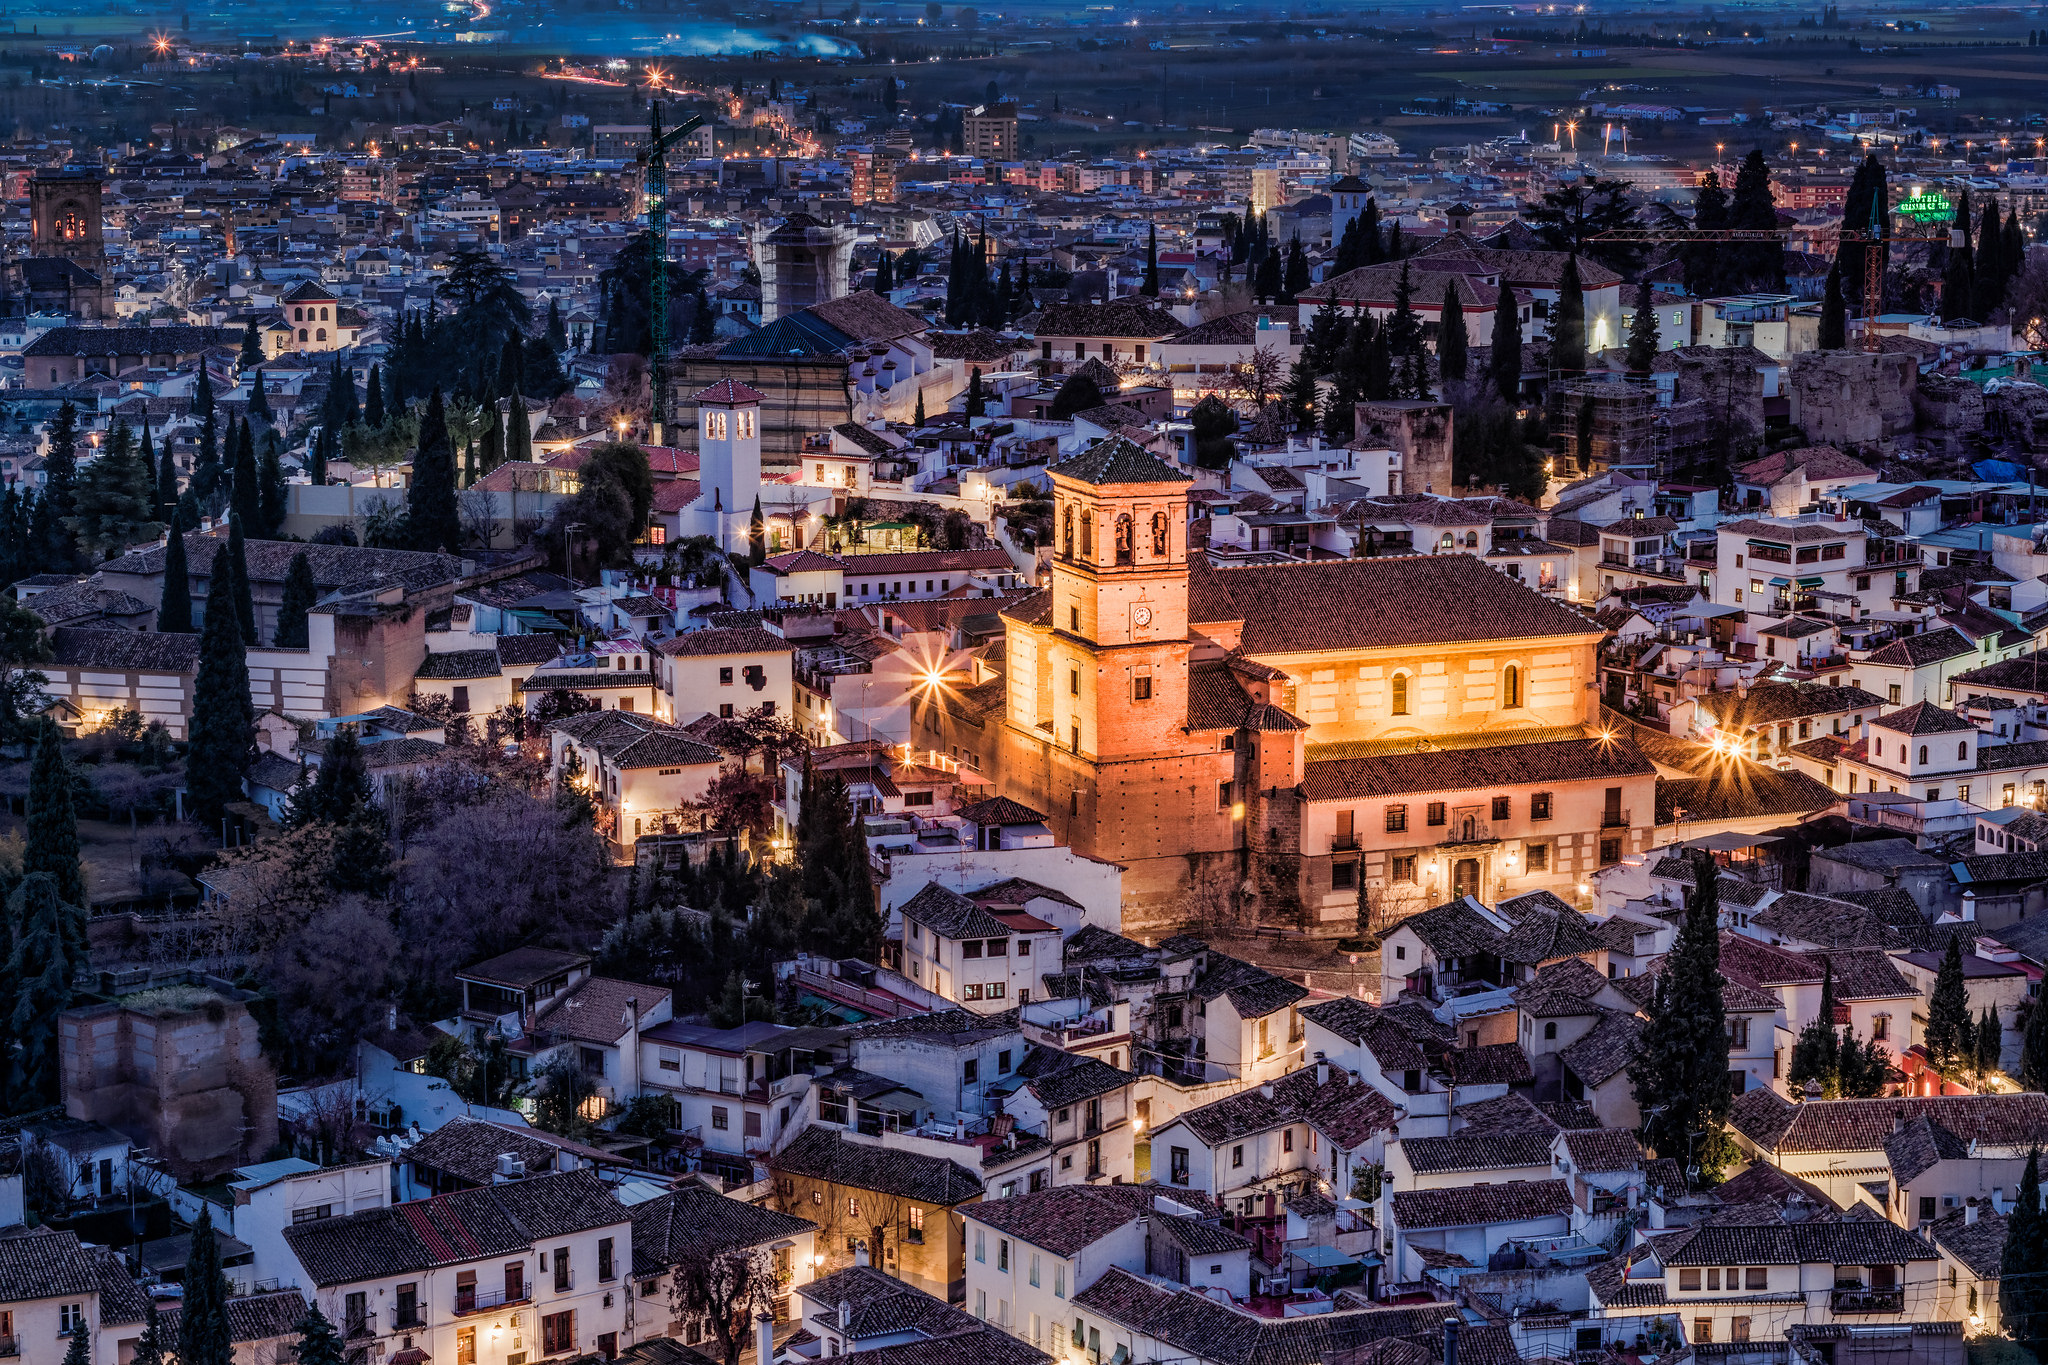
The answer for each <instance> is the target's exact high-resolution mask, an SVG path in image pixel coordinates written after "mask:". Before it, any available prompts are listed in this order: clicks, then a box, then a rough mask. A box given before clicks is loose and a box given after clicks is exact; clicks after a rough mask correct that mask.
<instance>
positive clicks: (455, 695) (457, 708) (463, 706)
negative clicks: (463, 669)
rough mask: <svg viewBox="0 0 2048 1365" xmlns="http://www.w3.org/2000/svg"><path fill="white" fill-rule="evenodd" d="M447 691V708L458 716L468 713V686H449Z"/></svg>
mask: <svg viewBox="0 0 2048 1365" xmlns="http://www.w3.org/2000/svg"><path fill="white" fill-rule="evenodd" d="M448 693H449V708H448V709H449V710H451V711H453V712H454V713H455V714H456V715H458V716H466V715H468V714H469V688H468V687H466V686H465V687H451V688H449V689H448Z"/></svg>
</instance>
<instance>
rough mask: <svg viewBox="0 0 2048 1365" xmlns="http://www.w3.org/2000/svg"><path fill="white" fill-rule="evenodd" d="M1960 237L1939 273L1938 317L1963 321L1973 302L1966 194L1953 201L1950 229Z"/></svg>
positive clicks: (1974, 281) (1974, 276)
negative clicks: (1953, 210) (1939, 308)
mask: <svg viewBox="0 0 2048 1365" xmlns="http://www.w3.org/2000/svg"><path fill="white" fill-rule="evenodd" d="M1950 226H1951V227H1952V228H1953V229H1954V230H1955V231H1957V232H1959V233H1961V234H1962V241H1961V244H1960V245H1957V246H1952V247H1950V248H1949V249H1948V264H1947V266H1945V267H1944V268H1943V270H1942V272H1941V317H1942V320H1943V321H1944V322H1946V321H1947V320H1948V319H1950V318H1960V317H1967V316H1968V315H1969V310H1970V309H1971V308H1972V307H1974V306H1975V304H1976V299H1977V271H1976V264H1975V253H1974V252H1972V251H1971V249H1970V228H1971V223H1970V192H1969V191H1968V190H1964V191H1963V192H1962V194H1961V196H1960V197H1958V198H1957V200H1956V216H1955V221H1954V222H1953V223H1952V224H1951V225H1950Z"/></svg>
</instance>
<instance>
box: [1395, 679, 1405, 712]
mask: <svg viewBox="0 0 2048 1365" xmlns="http://www.w3.org/2000/svg"><path fill="white" fill-rule="evenodd" d="M1393 714H1395V715H1397V716H1405V715H1407V714H1408V675H1407V674H1406V673H1396V674H1395V675H1394V706H1393Z"/></svg>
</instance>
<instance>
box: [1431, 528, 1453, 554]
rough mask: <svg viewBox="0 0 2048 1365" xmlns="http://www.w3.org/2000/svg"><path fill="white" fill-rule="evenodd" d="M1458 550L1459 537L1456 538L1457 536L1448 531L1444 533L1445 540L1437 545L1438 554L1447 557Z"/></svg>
mask: <svg viewBox="0 0 2048 1365" xmlns="http://www.w3.org/2000/svg"><path fill="white" fill-rule="evenodd" d="M1457 548H1458V537H1457V536H1456V535H1455V534H1453V533H1452V532H1450V531H1446V532H1444V538H1443V539H1442V540H1440V541H1438V542H1437V545H1436V550H1437V553H1438V554H1444V555H1447V554H1449V553H1450V552H1451V551H1453V550H1455V549H1457Z"/></svg>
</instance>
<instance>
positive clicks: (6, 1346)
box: [0, 1337, 21, 1356]
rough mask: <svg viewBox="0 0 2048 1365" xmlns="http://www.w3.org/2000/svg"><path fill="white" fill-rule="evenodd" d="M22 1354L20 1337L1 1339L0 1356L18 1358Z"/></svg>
mask: <svg viewBox="0 0 2048 1365" xmlns="http://www.w3.org/2000/svg"><path fill="white" fill-rule="evenodd" d="M20 1354H21V1338H20V1337H0V1356H18V1355H20Z"/></svg>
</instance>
